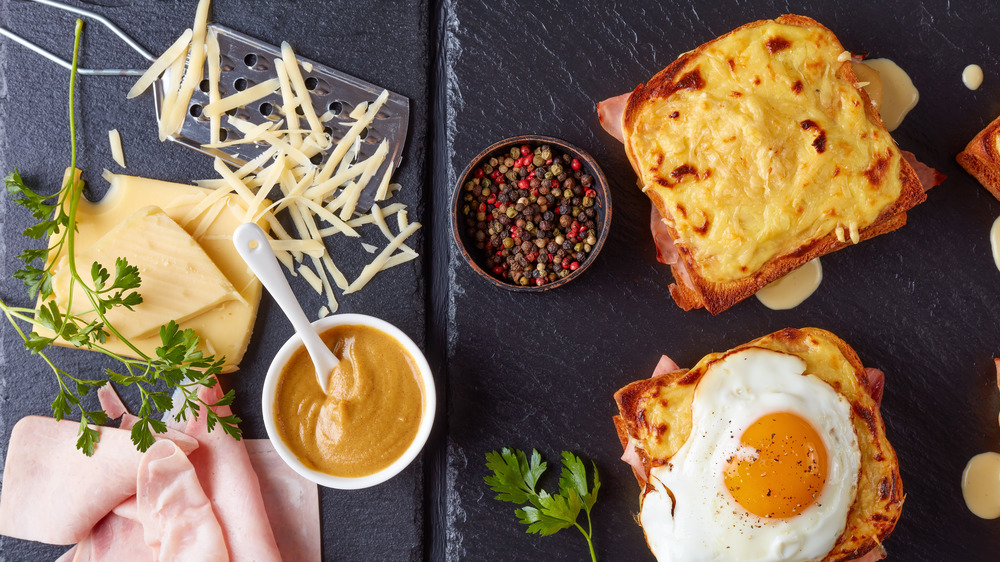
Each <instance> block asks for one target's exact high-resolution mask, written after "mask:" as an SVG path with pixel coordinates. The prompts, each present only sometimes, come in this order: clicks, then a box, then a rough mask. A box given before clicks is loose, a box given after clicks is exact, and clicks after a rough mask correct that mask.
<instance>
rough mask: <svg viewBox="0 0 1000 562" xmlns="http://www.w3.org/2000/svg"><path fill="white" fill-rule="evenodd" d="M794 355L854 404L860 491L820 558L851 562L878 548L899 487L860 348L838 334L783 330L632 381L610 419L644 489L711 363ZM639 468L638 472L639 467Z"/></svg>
mask: <svg viewBox="0 0 1000 562" xmlns="http://www.w3.org/2000/svg"><path fill="white" fill-rule="evenodd" d="M752 347H756V348H763V349H769V350H773V351H778V352H782V353H788V354H792V355H796V356H798V357H800V358H802V359H803V360H804V361H805V362H806V373H808V374H811V375H815V376H816V377H818V378H819V379H820V380H822V381H824V382H826V383H827V384H829V385H830V386H831V387H833V388H834V389H835V390H836V391H837V392H838V393H840V394H841V395H842V396H843V397H844V398H845V399H846V400H847V401H848V402H849V403H850V404H851V408H852V414H851V423H852V425H853V426H854V432H855V434H856V435H857V438H858V445H859V448H860V449H861V471H860V475H859V480H858V488H857V495H856V496H855V499H854V503H853V504H852V506H851V509H850V511H849V513H848V519H847V526H846V527H845V529H844V531H843V533H842V534H841V536H840V537H839V538H838V539H837V542H836V545H835V547H834V548H833V550H832V551H831V552H830V553H829V554H828V555H827V556H826V557H825V558H824V559H823V560H824V561H834V560H854V559H856V558H860V557H862V556H864V555H865V554H867V553H868V552H870V551H872V550H874V549H876V548H880V545H881V543H882V541H883V540H885V538H886V537H888V536H889V534H890V533H891V532H892V530H893V528H894V527H895V525H896V522H897V520H898V519H899V515H900V512H901V510H902V504H903V487H902V481H901V480H900V476H899V463H898V461H897V459H896V452H895V450H894V449H893V448H892V445H890V444H889V441H888V439H887V438H886V434H885V425H884V424H883V422H882V416H881V414H880V413H879V407H878V404H877V403H876V400H875V399H874V398H873V397H872V395H871V393H870V391H869V388H870V386H872V385H871V383H870V381H869V375H868V373H867V372H866V370H865V368H864V367H863V366H862V364H861V360H860V359H858V356H857V354H856V353H855V352H854V350H853V349H851V348H850V346H848V345H847V344H846V343H844V341H843V340H841V339H840V338H838V337H837V336H835V335H833V334H831V333H830V332H827V331H825V330H820V329H817V328H803V329H801V330H797V329H792V328H788V329H785V330H781V331H779V332H775V333H773V334H770V335H767V336H764V337H762V338H759V339H756V340H754V341H752V342H750V343H747V344H745V345H741V346H739V347H736V348H734V349H732V350H730V351H727V352H725V353H712V354H709V355H707V356H706V357H704V358H703V359H702V360H701V361H699V362H698V364H697V365H695V367H694V368H692V369H690V370H688V369H679V370H677V371H674V372H672V373H668V374H665V375H662V376H659V377H654V378H651V379H645V380H641V381H637V382H634V383H632V384H629V385H628V386H626V387H624V388H622V389H621V390H619V391H618V392H616V393H615V401H616V402H617V403H618V410H619V412H620V414H619V415H618V416H615V417H614V423H615V429H616V430H617V432H618V438H619V439H620V440H621V443H622V447H623V448H625V449H626V450H628V449H629V446H630V445H631V447H632V448H633V450H634V451H635V453H636V454H637V455H638V461H639V463H641V464H639V465H634V467H633V468H634V469H635V470H636V478H637V480H638V481H639V484H640V486H641V487H643V491H644V493H645V489H646V487H647V486H646V481H647V477H646V476H647V475H648V474H649V470H650V469H651V468H653V467H656V466H662V465H665V464H667V463H668V462H669V461H670V459H671V457H673V456H674V455H675V454H676V453H677V451H678V450H679V449H680V448H681V446H682V445H683V444H684V442H685V441H687V439H688V437H689V436H690V435H691V431H692V414H691V404H692V401H693V399H694V393H695V388H696V387H697V385H698V382H699V381H700V380H701V377H702V376H703V375H704V374H705V372H706V370H707V369H708V367H709V366H710V365H711V364H712V363H714V362H716V361H718V360H720V359H721V358H723V357H725V356H727V355H730V354H733V353H736V352H739V351H741V350H745V349H747V348H752ZM638 466H641V467H642V468H641V470H639V469H638Z"/></svg>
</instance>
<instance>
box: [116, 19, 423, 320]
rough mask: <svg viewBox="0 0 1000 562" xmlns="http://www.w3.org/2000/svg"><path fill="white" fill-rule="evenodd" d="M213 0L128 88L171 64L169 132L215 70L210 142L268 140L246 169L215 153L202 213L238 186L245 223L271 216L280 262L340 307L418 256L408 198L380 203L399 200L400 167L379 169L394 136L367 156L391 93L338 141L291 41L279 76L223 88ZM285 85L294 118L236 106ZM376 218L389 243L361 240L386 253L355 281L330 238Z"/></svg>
mask: <svg viewBox="0 0 1000 562" xmlns="http://www.w3.org/2000/svg"><path fill="white" fill-rule="evenodd" d="M209 1H210V0H200V2H199V4H198V8H197V10H196V15H195V22H194V25H193V27H192V29H188V30H185V31H184V33H183V34H182V35H181V36H180V37H179V38H178V39H177V41H175V42H174V43H173V45H171V46H170V47H169V48H168V49H167V50H166V51H165V52H164V53H163V55H161V56H160V58H158V59H157V60H156V61H154V62H153V64H152V65H151V66H150V67H149V69H148V70H147V71H146V72H145V74H143V76H142V77H140V78H139V80H138V81H137V82H136V84H135V86H134V87H133V88H132V89H131V90H130V91H129V93H128V97H129V98H133V97H135V96H137V95H139V94H141V93H142V92H143V91H145V90H146V89H148V88H149V86H150V85H152V84H153V82H155V81H156V80H157V79H158V78H159V77H160V76H161V75H163V74H164V73H167V74H168V76H169V77H171V81H168V83H170V82H172V85H170V86H168V87H166V88H165V93H164V99H163V103H162V104H161V107H160V120H159V121H160V129H159V136H160V140H164V139H166V138H167V137H168V136H170V135H171V134H174V133H175V132H179V131H180V129H181V128H182V127H183V124H184V118H185V116H186V114H187V111H188V105H189V103H190V101H191V96H192V94H193V92H194V88H195V86H196V85H197V84H199V83H200V82H201V80H202V79H203V74H205V73H207V79H208V81H209V103H208V104H207V105H205V106H204V108H203V109H202V111H203V113H204V115H205V116H206V117H208V118H209V120H210V125H211V141H210V142H209V143H208V144H206V145H203V148H225V147H229V146H234V145H238V144H256V145H263V146H268V147H269V148H267V150H265V151H264V152H263V153H261V154H260V156H258V157H256V158H254V159H253V160H251V161H249V162H247V163H246V164H245V165H243V166H242V167H240V168H239V169H235V170H234V169H232V168H230V166H229V165H228V164H227V163H225V162H224V161H223V160H221V159H219V158H216V159H215V170H216V171H217V172H218V173H219V175H220V179H211V180H202V181H199V182H198V184H199V185H201V186H202V187H211V188H215V189H216V191H215V192H214V193H213V194H212V195H211V196H209V197H207V198H205V199H204V200H203V201H202V202H201V203H200V204H199V205H198V207H196V208H195V209H192V211H191V212H192V213H202V212H205V211H206V210H208V211H209V212H210V214H211V213H213V212H218V210H217V209H216V208H221V207H219V205H217V203H218V202H220V201H221V200H222V198H223V197H224V196H225V195H226V194H228V193H235V194H237V195H238V196H239V197H241V198H242V199H243V200H245V201H246V203H247V208H248V210H247V213H246V216H245V217H244V219H243V220H244V221H245V222H252V221H259V220H263V221H264V222H265V223H266V224H267V225H268V226H269V227H270V235H269V236H270V238H271V246H272V247H273V249H274V253H275V255H276V256H277V257H278V259H279V261H280V262H281V263H282V264H283V265H284V266H285V268H287V269H288V271H289V272H290V273H291V274H292V275H293V276H301V277H302V278H303V279H305V280H306V282H308V283H309V285H310V286H312V287H313V288H314V289H315V290H316V291H317V292H318V293H320V294H323V295H324V296H325V298H326V304H325V305H324V306H323V307H322V308H321V309H320V310H319V313H318V314H319V316H320V317H323V316H325V315H327V314H330V313H333V312H336V311H337V308H338V304H337V300H336V298H335V295H334V287H337V289H339V290H340V291H342V293H343V294H349V293H353V292H355V291H359V290H360V289H361V288H363V287H364V286H365V285H366V284H367V283H368V282H369V281H371V279H372V278H373V277H374V276H375V275H376V274H378V273H379V272H381V271H385V270H386V269H389V268H391V267H394V266H397V265H400V264H402V263H406V262H408V261H410V260H413V259H415V258H417V257H418V254H417V252H416V251H414V250H413V249H412V248H410V247H409V246H407V245H406V243H405V242H406V240H407V239H408V238H409V237H410V236H411V235H413V233H414V232H416V231H417V230H418V229H419V228H420V226H421V225H420V223H417V222H412V223H411V222H409V220H408V219H407V211H406V206H405V205H403V204H401V203H391V204H387V205H386V206H385V207H384V208H381V207H379V204H378V202H383V201H386V200H388V199H391V198H392V197H393V196H394V195H395V194H396V193H397V191H398V190H399V188H400V186H399V185H398V184H393V183H391V178H392V173H393V171H394V166H393V165H392V163H390V164H389V166H388V167H387V170H386V172H385V173H384V174H382V176H381V177H379V178H376V177H375V174H376V172H377V171H378V170H379V168H380V167H381V166H382V164H383V162H384V160H385V158H386V155H387V154H388V153H389V145H388V142H387V141H382V143H381V144H380V145H379V146H378V148H377V149H376V151H375V153H374V154H373V155H372V156H370V157H368V158H365V159H361V160H359V158H361V133H362V132H363V131H365V130H366V128H367V127H368V126H369V125H371V123H372V121H373V120H374V119H375V116H376V115H377V114H378V112H379V110H380V109H381V107H382V105H383V104H384V103H385V101H386V100H387V99H388V96H389V92H388V91H383V92H382V94H381V95H380V96H378V98H376V99H375V100H374V101H373V102H371V103H370V104H361V105H359V106H357V107H356V108H354V110H353V111H352V112H351V113H350V118H351V119H353V120H354V122H353V123H351V124H350V129H349V130H348V131H347V133H346V134H345V135H344V136H343V138H342V139H340V140H339V141H337V142H336V143H334V142H332V139H331V137H330V135H328V134H327V133H325V132H324V126H325V125H324V123H326V122H328V121H330V120H331V119H333V117H334V116H333V114H332V113H330V112H327V113H324V114H322V115H320V114H317V113H316V110H315V108H314V107H313V104H312V98H311V95H310V93H309V90H308V88H307V87H306V85H305V81H304V79H303V77H302V72H301V71H300V68H302V69H304V70H305V71H306V72H309V71H310V70H311V65H302V64H300V63H299V61H298V60H297V59H296V57H295V53H294V52H293V51H292V48H291V46H290V45H289V44H288V43H282V45H281V53H282V56H281V58H278V59H275V64H274V67H275V68H274V70H275V77H274V78H271V79H269V80H266V81H264V82H261V83H259V84H256V85H254V86H251V87H249V88H247V89H245V90H243V91H241V92H237V93H235V94H233V95H230V96H226V97H221V96H220V94H219V76H220V66H219V65H220V56H219V43H218V38H217V37H216V35H215V33H214V31H212V30H209V29H208V28H207V25H208V7H209ZM275 92H278V93H280V95H281V99H282V104H281V107H278V108H276V110H277V111H279V112H280V113H281V114H282V115H283V117H284V119H281V120H278V121H274V122H272V121H265V122H263V123H260V124H256V123H251V122H249V121H246V120H244V119H240V118H236V117H233V116H232V115H228V114H227V112H231V110H233V109H237V108H240V107H244V106H247V105H249V104H253V103H254V102H257V101H259V100H260V99H262V98H264V97H266V96H269V95H271V94H273V93H275ZM223 121H225V123H226V124H227V125H229V126H230V127H232V128H233V129H235V130H237V131H239V132H240V133H241V134H242V135H243V138H240V139H235V140H221V139H220V137H221V135H220V130H221V127H222V123H223ZM317 154H323V155H328V156H327V158H326V160H325V162H324V163H323V164H321V165H316V164H313V163H312V161H311V160H310V159H311V158H313V157H314V156H316V155H317ZM365 189H369V190H375V201H376V204H374V205H373V206H372V209H371V211H370V212H369V213H368V214H364V215H360V216H354V214H355V210H356V208H357V203H358V200H359V198H360V195H361V192H362V191H363V190H365ZM281 213H286V214H287V216H288V217H289V219H290V222H291V224H292V226H293V232H288V231H287V230H286V229H285V228H284V226H283V225H282V224H281V223H280V222H279V220H278V216H279V215H280V214H281ZM392 215H396V226H397V232H396V233H395V234H394V233H393V232H392V230H391V229H390V228H389V225H388V222H387V221H386V217H388V216H392ZM368 224H375V225H376V226H377V227H378V229H379V230H380V231H381V232H382V234H383V235H384V237H385V239H386V246H385V247H384V248H383V249H382V250H381V251H380V252H379V251H378V248H377V247H374V246H372V245H370V244H367V243H361V247H362V249H364V250H365V251H366V252H368V253H373V254H374V253H376V252H378V253H377V254H376V255H375V258H374V259H373V260H372V262H371V263H369V264H368V265H367V266H366V267H365V268H364V270H363V271H362V272H361V274H360V275H359V276H358V277H357V278H356V279H354V280H353V281H349V280H348V279H347V277H346V276H345V275H344V273H343V272H341V270H340V269H339V268H338V267H337V265H336V264H335V263H334V261H333V258H332V257H331V256H330V252H329V251H328V249H327V244H326V241H327V239H328V238H330V237H333V236H336V235H338V234H340V235H343V237H344V238H351V239H359V238H360V237H361V235H360V234H359V232H358V230H357V229H358V228H359V227H361V226H364V225H368Z"/></svg>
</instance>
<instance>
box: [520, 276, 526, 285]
mask: <svg viewBox="0 0 1000 562" xmlns="http://www.w3.org/2000/svg"><path fill="white" fill-rule="evenodd" d="M518 284H519V285H521V286H524V285H527V284H528V278H527V277H522V278H521V279H520V280H518Z"/></svg>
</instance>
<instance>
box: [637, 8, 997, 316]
mask: <svg viewBox="0 0 1000 562" xmlns="http://www.w3.org/2000/svg"><path fill="white" fill-rule="evenodd" d="M775 22H776V23H780V24H785V25H793V26H801V27H814V28H819V29H822V30H824V31H826V32H829V30H828V29H827V28H826V27H824V26H822V25H821V24H820V23H818V22H816V21H815V20H813V19H811V18H808V17H805V16H798V15H784V16H781V17H779V18H777V19H776V20H773V21H771V20H761V21H756V22H753V23H749V24H747V25H744V26H742V27H740V28H738V29H735V30H733V31H731V32H729V33H727V34H726V35H723V36H721V37H719V38H717V39H714V40H712V41H710V42H708V43H705V44H704V45H701V46H699V47H698V48H696V49H695V50H693V51H690V52H688V53H685V54H683V55H681V56H680V57H679V58H678V59H677V60H675V61H674V62H673V63H671V64H670V65H669V66H667V67H666V68H665V69H663V70H662V71H660V72H659V73H658V74H656V75H655V76H654V77H653V78H652V79H650V80H649V82H648V83H646V84H645V85H639V86H638V87H637V88H636V89H635V90H634V91H633V92H632V94H631V96H630V97H629V99H628V103H627V105H626V108H625V111H624V114H623V118H622V130H623V134H624V135H625V149H626V153H627V154H628V157H629V160H630V162H631V163H632V166H633V168H634V169H635V171H636V173H637V174H639V176H640V184H641V183H642V182H641V178H642V177H643V174H642V171H641V166H643V165H648V163H643V162H640V161H637V160H638V158H637V156H636V154H635V153H634V151H633V147H632V144H631V142H630V134H631V132H632V131H634V130H635V128H636V126H637V124H638V120H640V119H642V114H643V112H644V110H645V106H646V105H647V104H649V103H651V102H654V101H656V100H659V99H664V98H670V97H671V96H673V95H674V94H675V93H678V92H689V91H692V90H699V89H701V88H704V87H705V80H704V79H703V78H702V76H701V75H700V74H699V72H698V68H697V67H695V69H694V70H693V71H692V69H691V66H690V64H689V63H692V62H694V61H696V60H697V59H698V58H699V56H700V55H702V54H703V52H704V51H705V50H706V49H708V48H710V47H712V46H713V45H714V44H715V43H717V42H720V41H723V40H724V39H726V38H727V37H729V36H731V35H734V34H737V33H740V32H742V31H744V30H748V29H753V28H756V27H760V26H764V25H767V24H770V23H775ZM830 33H831V36H832V32H830ZM833 41H836V39H835V38H833ZM838 45H839V43H838ZM730 66H732V61H730ZM836 76H837V77H838V78H842V79H844V80H846V81H847V83H849V84H851V85H852V86H851V87H852V88H853V89H854V90H856V91H857V93H858V94H859V95H860V97H861V99H862V100H863V101H864V107H865V114H866V115H867V118H868V121H869V122H870V123H871V124H872V125H873V126H874V127H877V129H878V131H879V132H880V133H881V134H884V135H885V136H886V137H887V138H888V139H890V142H889V145H890V146H891V148H890V150H891V152H892V153H891V154H888V155H887V156H886V158H887V159H890V158H891V159H892V161H895V159H896V158H898V159H899V160H900V164H899V180H900V182H901V184H902V187H901V191H900V193H899V196H898V198H897V199H896V200H895V201H894V202H893V203H891V204H890V205H889V206H887V207H885V208H884V209H883V210H882V211H881V212H880V213H879V214H878V216H877V217H876V218H875V220H874V221H872V222H871V223H869V224H867V225H859V228H858V230H857V234H858V235H859V240H858V241H860V240H865V239H868V238H872V237H874V236H877V235H879V234H884V233H886V232H890V231H892V230H895V229H897V228H899V227H901V226H903V225H904V224H906V214H905V211H906V210H907V209H910V208H912V207H913V206H914V205H916V204H918V203H920V202H922V201H924V200H925V199H926V195H925V194H924V191H923V189H922V187H921V184H920V181H919V179H918V177H917V174H916V173H915V172H914V170H913V168H912V167H911V166H910V165H909V164H908V163H907V162H906V161H905V160H904V159H902V158H901V157H900V155H899V150H898V148H897V147H896V145H895V142H894V141H892V140H891V136H890V135H889V132H888V131H887V130H886V129H885V126H884V124H883V123H882V119H881V117H880V116H879V114H878V111H877V110H876V109H875V108H874V106H873V105H872V103H871V102H870V99H869V98H868V95H867V94H866V93H865V91H864V90H863V89H862V88H860V87H857V84H858V78H857V76H856V75H855V73H854V70H853V69H852V66H851V63H850V61H849V60H848V61H843V62H842V64H841V65H840V67H839V68H838V69H837V71H836ZM797 86H798V87H799V88H801V87H802V84H801V82H800V83H798V84H797ZM736 93H738V92H734V94H736ZM672 116H673V115H672ZM803 123H805V122H803ZM803 128H806V126H805V125H803ZM716 142H718V139H716ZM970 146H971V145H970ZM752 157H753V156H752V155H747V158H752ZM870 157H871V160H870V163H871V164H870V166H869V169H868V170H867V171H866V175H867V176H868V179H869V181H871V182H872V184H873V185H874V186H875V187H876V188H878V185H876V184H882V185H884V182H885V180H886V178H885V175H884V168H885V164H884V162H883V161H882V159H881V158H882V157H881V156H880V155H879V154H872V155H870ZM659 159H660V161H661V163H662V156H660V157H659ZM960 161H961V160H960ZM654 164H656V163H655V162H654ZM682 168H684V166H681V167H678V168H676V169H674V170H673V172H671V173H670V175H667V176H666V177H667V180H669V181H667V182H664V181H660V180H657V183H659V184H660V186H662V187H666V188H670V187H672V185H667V184H668V183H671V182H672V181H673V180H671V176H673V178H675V179H676V182H677V183H680V182H683V181H685V180H691V179H693V180H695V181H702V182H704V183H708V182H705V180H709V181H715V180H712V179H711V178H712V177H713V173H714V174H725V173H726V171H725V170H720V169H715V170H713V169H704V170H694V169H692V170H690V171H685V170H686V169H684V170H682ZM678 170H682V171H681V173H678ZM871 171H874V172H875V173H869V172H871ZM977 177H978V176H977ZM994 177H995V178H996V177H1000V176H994ZM673 185H676V184H673ZM645 193H646V195H647V196H648V197H649V198H650V200H651V201H652V203H653V205H655V206H656V209H657V210H658V211H659V213H660V216H662V217H664V219H665V221H664V222H665V224H666V226H667V229H668V231H669V232H670V235H671V238H672V239H673V240H674V244H675V246H676V247H677V250H678V252H679V259H680V260H681V261H682V262H683V263H679V264H677V265H672V266H671V270H672V273H673V276H674V280H675V284H673V285H671V286H670V294H671V296H672V297H673V298H674V300H675V301H676V303H677V304H678V306H680V307H681V308H683V309H684V310H690V309H693V308H702V307H704V308H706V309H707V310H708V311H709V312H711V313H712V314H718V313H719V312H722V311H723V310H726V309H727V308H729V307H731V306H733V305H734V304H735V303H737V302H739V301H741V300H743V299H745V298H747V297H749V296H751V295H753V294H754V293H756V292H757V291H758V290H760V289H761V288H762V287H764V286H765V285H767V284H768V283H770V282H772V281H774V280H776V279H778V278H780V277H782V276H783V275H785V274H787V273H788V272H790V271H792V270H794V269H796V268H797V267H799V266H801V265H803V264H804V263H806V262H808V261H809V260H811V259H813V258H816V257H818V256H822V255H825V254H828V253H830V252H833V251H836V250H839V249H841V248H844V247H847V246H850V245H852V241H851V239H850V237H847V239H846V240H845V241H843V242H842V241H840V240H838V236H837V235H836V233H834V232H830V233H828V234H826V235H824V236H821V237H818V238H814V239H800V241H799V242H798V246H797V247H796V248H794V249H793V250H791V251H787V252H782V253H779V254H777V255H775V256H774V257H772V258H770V259H768V260H767V261H766V262H765V263H763V265H762V266H761V267H759V268H757V269H756V270H750V271H746V272H745V273H744V274H745V276H744V277H742V278H739V279H735V280H727V281H722V282H719V281H713V280H712V279H710V278H708V277H706V275H705V272H704V267H703V264H702V263H700V261H699V258H698V257H697V256H695V255H694V252H693V251H692V246H691V244H690V243H689V242H690V240H689V239H687V238H685V236H684V234H683V233H681V232H678V229H677V228H675V226H676V224H677V222H678V219H680V218H681V217H679V216H677V210H679V211H681V212H682V213H683V212H684V209H683V208H681V209H677V207H676V206H675V205H671V204H668V202H666V201H665V200H664V199H663V197H662V196H661V195H660V194H659V193H658V192H657V189H647V190H646V191H645ZM736 203H738V202H737V201H721V202H719V204H720V205H732V204H736ZM807 204H820V203H818V202H815V201H810V202H808V203H807ZM686 218H687V217H686V216H685V217H684V219H686Z"/></svg>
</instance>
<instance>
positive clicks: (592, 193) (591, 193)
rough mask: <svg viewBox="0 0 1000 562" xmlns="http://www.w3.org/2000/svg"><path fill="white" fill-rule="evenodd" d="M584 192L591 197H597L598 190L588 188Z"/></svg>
mask: <svg viewBox="0 0 1000 562" xmlns="http://www.w3.org/2000/svg"><path fill="white" fill-rule="evenodd" d="M583 194H584V195H586V196H587V197H590V198H591V199H593V198H594V197H597V191H596V190H593V189H588V190H587V191H584V192H583Z"/></svg>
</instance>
